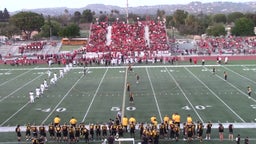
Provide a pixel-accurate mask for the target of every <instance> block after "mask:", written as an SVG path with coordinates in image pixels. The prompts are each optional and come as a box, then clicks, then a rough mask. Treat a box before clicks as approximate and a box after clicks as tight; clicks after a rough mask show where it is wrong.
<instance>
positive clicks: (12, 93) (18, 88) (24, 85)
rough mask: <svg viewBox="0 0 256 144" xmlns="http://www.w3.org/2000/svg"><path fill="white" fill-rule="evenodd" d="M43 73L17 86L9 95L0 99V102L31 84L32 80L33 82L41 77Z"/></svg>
mask: <svg viewBox="0 0 256 144" xmlns="http://www.w3.org/2000/svg"><path fill="white" fill-rule="evenodd" d="M42 75H43V74H41V75H39V76H37V77H36V78H34V79H33V80H31V81H29V82H27V83H26V84H24V85H22V86H21V87H19V88H17V89H16V90H15V91H13V92H12V93H10V94H9V95H7V96H4V97H3V98H1V99H0V102H2V101H3V100H5V99H7V98H8V97H9V96H11V95H12V94H14V93H16V92H17V91H19V90H20V89H22V88H24V87H25V86H27V85H28V84H30V83H31V82H33V81H34V80H36V79H38V78H39V77H41V76H42Z"/></svg>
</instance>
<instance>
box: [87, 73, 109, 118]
mask: <svg viewBox="0 0 256 144" xmlns="http://www.w3.org/2000/svg"><path fill="white" fill-rule="evenodd" d="M107 72H108V68H107V70H106V71H105V73H104V75H103V77H102V79H101V81H100V83H99V85H98V87H97V89H96V92H95V93H94V95H93V98H92V100H91V103H90V105H89V107H88V108H87V111H86V113H85V115H84V118H83V120H82V122H84V121H85V118H86V116H87V115H88V113H89V111H90V109H91V106H92V103H93V102H94V99H95V97H96V95H97V94H98V91H99V89H100V86H101V84H102V82H103V80H104V78H105V76H106V74H107Z"/></svg>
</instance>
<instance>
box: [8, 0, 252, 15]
mask: <svg viewBox="0 0 256 144" xmlns="http://www.w3.org/2000/svg"><path fill="white" fill-rule="evenodd" d="M65 9H67V10H68V11H69V13H70V14H74V12H75V11H80V12H82V11H83V10H86V9H90V10H92V11H94V12H95V13H96V14H99V13H100V11H101V12H103V13H105V12H106V13H107V14H109V13H111V10H118V11H119V12H120V14H125V13H126V8H125V7H118V6H113V5H103V4H90V5H87V6H85V7H81V8H68V7H56V8H40V9H23V10H22V11H32V12H36V13H41V14H43V15H51V16H56V15H61V14H63V13H64V10H65ZM177 9H181V10H185V11H187V12H189V13H193V14H195V13H201V12H202V13H205V14H216V13H231V12H242V13H246V12H252V13H254V12H256V2H255V1H252V2H240V3H233V2H212V3H202V2H191V3H189V4H186V5H182V4H176V5H155V6H139V7H129V9H128V10H129V13H134V14H141V15H145V14H156V12H157V10H164V11H165V12H166V14H172V13H173V12H175V11H176V10H177ZM17 12H19V11H16V12H14V13H17ZM11 14H13V13H11Z"/></svg>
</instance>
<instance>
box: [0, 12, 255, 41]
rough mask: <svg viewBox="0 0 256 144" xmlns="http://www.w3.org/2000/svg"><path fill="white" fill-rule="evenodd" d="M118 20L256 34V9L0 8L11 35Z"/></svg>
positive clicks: (64, 32) (72, 31)
mask: <svg viewBox="0 0 256 144" xmlns="http://www.w3.org/2000/svg"><path fill="white" fill-rule="evenodd" d="M127 16H128V17H127ZM116 20H120V21H124V22H129V23H134V22H136V21H138V20H142V21H144V20H154V21H158V20H161V21H165V24H166V28H167V29H171V30H176V31H178V32H179V34H180V35H201V34H207V35H209V36H222V35H226V34H227V32H230V33H231V34H232V35H235V36H253V35H255V33H254V27H255V26H256V13H249V12H248V13H241V12H232V13H229V14H221V13H220V14H210V15H206V14H204V13H203V12H201V13H199V14H190V13H189V12H187V11H184V10H176V11H175V12H174V13H173V14H171V15H166V13H165V11H164V10H158V11H157V13H156V14H155V15H140V14H134V13H129V14H128V15H126V14H121V13H120V12H119V11H118V10H111V12H109V13H108V12H106V11H100V12H99V13H95V12H94V11H91V10H90V9H86V10H84V11H82V12H79V11H75V12H74V13H73V14H71V13H69V11H68V10H67V9H65V10H64V12H63V14H61V15H58V16H49V15H48V16H44V15H42V14H38V13H34V12H30V11H21V12H18V13H16V14H14V15H12V16H10V14H9V12H8V10H7V9H6V8H5V9H4V11H1V10H0V35H5V36H7V37H9V38H11V37H12V36H13V35H15V34H21V33H23V34H25V36H26V37H25V39H30V36H31V33H32V31H38V32H39V34H38V35H37V36H36V37H35V38H42V37H45V38H49V37H51V36H57V37H68V38H71V37H79V36H80V30H88V29H89V24H90V23H99V22H103V21H107V22H108V23H109V24H111V23H113V22H115V21H116ZM86 26H87V27H86ZM229 29H230V31H229ZM171 36H172V35H171Z"/></svg>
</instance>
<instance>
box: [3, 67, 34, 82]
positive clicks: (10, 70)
mask: <svg viewBox="0 0 256 144" xmlns="http://www.w3.org/2000/svg"><path fill="white" fill-rule="evenodd" d="M32 70H33V69H31V70H29V71H26V72H24V73H22V74H19V75H17V76H16V77H13V78H12V79H10V80H8V81H5V82H3V83H1V84H0V86H3V85H5V84H6V83H8V82H10V81H13V80H15V79H16V78H18V77H21V76H23V75H25V74H27V73H28V72H30V71H32ZM9 71H12V70H9Z"/></svg>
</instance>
